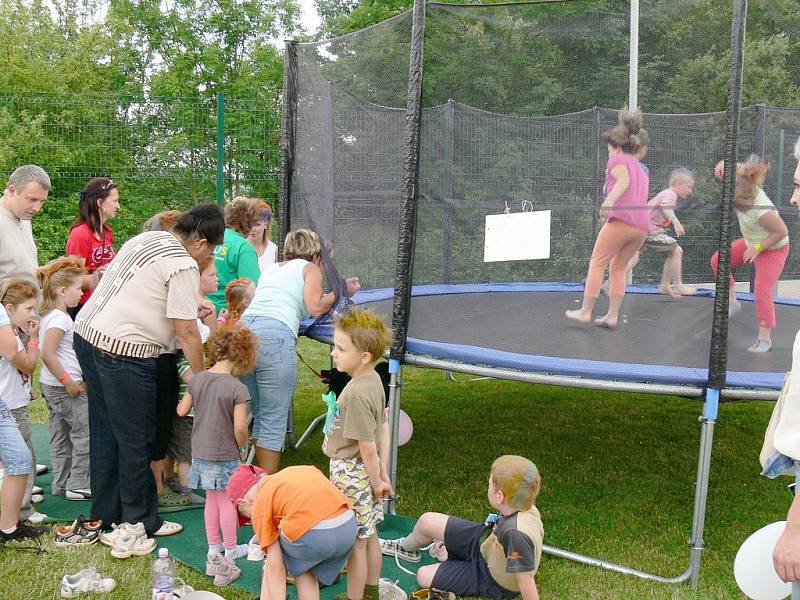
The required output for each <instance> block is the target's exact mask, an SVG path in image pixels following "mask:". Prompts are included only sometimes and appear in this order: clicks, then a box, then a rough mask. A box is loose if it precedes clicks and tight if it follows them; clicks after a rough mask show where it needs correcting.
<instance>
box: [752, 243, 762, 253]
mask: <svg viewBox="0 0 800 600" xmlns="http://www.w3.org/2000/svg"><path fill="white" fill-rule="evenodd" d="M753 250H755V251H756V252H758V253H759V254H761V253H762V252H763V251H764V246H762V245H761V242H758V243H757V244H756V245H755V246H753Z"/></svg>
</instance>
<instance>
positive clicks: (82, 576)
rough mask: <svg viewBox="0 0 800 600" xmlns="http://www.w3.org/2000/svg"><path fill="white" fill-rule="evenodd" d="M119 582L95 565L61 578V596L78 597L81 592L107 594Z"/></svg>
mask: <svg viewBox="0 0 800 600" xmlns="http://www.w3.org/2000/svg"><path fill="white" fill-rule="evenodd" d="M116 585H117V582H116V581H114V579H113V578H111V577H104V576H103V575H101V574H100V573H98V572H97V569H95V568H94V567H88V568H86V569H83V570H82V571H78V572H77V573H75V574H74V575H64V577H62V578H61V597H62V598H77V597H78V596H80V595H81V594H86V593H96V594H105V593H108V592H110V591H111V590H113V589H114V587H116Z"/></svg>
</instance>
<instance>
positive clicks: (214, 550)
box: [208, 544, 225, 557]
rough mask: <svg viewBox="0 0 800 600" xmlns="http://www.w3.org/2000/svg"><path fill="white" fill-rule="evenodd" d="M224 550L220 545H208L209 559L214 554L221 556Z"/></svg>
mask: <svg viewBox="0 0 800 600" xmlns="http://www.w3.org/2000/svg"><path fill="white" fill-rule="evenodd" d="M224 549H225V546H223V545H222V544H209V545H208V556H209V557H211V556H212V555H214V554H222V551H223V550H224Z"/></svg>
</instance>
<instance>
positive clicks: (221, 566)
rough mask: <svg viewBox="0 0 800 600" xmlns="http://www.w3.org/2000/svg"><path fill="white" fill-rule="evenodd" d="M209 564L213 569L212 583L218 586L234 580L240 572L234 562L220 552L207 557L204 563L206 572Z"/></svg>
mask: <svg viewBox="0 0 800 600" xmlns="http://www.w3.org/2000/svg"><path fill="white" fill-rule="evenodd" d="M209 566H210V567H211V568H212V569H213V571H214V585H216V586H219V587H222V586H224V585H228V584H229V583H231V582H232V581H236V580H237V579H239V576H240V575H241V574H242V570H241V569H240V568H239V567H237V566H236V563H235V562H233V561H232V560H229V559H227V558H225V557H224V556H223V555H222V554H215V555H213V556H212V557H211V558H209V560H208V563H207V564H206V573H208V571H209Z"/></svg>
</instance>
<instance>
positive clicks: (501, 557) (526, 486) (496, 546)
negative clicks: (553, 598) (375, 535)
mask: <svg viewBox="0 0 800 600" xmlns="http://www.w3.org/2000/svg"><path fill="white" fill-rule="evenodd" d="M540 487H541V478H540V477H539V470H538V469H537V468H536V465H535V464H533V463H532V462H531V461H530V460H528V459H527V458H524V457H522V456H511V455H506V456H501V457H500V458H498V459H496V460H495V461H494V463H492V470H491V472H490V474H489V489H488V491H487V497H488V499H489V504H491V505H492V507H493V508H494V509H496V510H497V511H498V512H499V513H500V517H499V518H498V519H497V521H496V522H494V524H493V525H487V524H484V523H473V522H472V521H466V520H464V519H460V518H458V517H453V516H450V515H445V514H442V513H432V512H430V513H425V514H423V515H422V516H421V517H420V518H419V520H418V521H417V523H416V524H415V525H414V530H413V531H412V532H411V533H410V534H409V535H408V537H405V538H399V539H395V540H381V548H382V550H383V553H384V554H386V555H389V556H398V557H399V558H403V559H406V560H410V561H413V562H418V561H420V560H421V559H422V555H421V553H420V548H422V547H424V546H428V545H429V544H431V542H433V541H434V540H443V541H444V546H445V549H446V556H447V558H446V560H445V561H444V562H441V563H438V564H433V565H425V566H424V567H421V568H420V569H419V570H418V571H417V583H418V584H419V585H420V586H421V587H422V588H430V589H431V591H432V592H433V593H431V594H430V597H431V598H446V597H448V596H449V597H452V594H451V592H452V593H454V594H456V595H458V596H483V597H485V598H493V599H495V600H501V599H505V598H513V597H516V596H522V598H523V600H538V598H539V592H538V590H537V588H536V581H535V579H534V576H535V574H536V571H537V569H538V568H539V561H540V560H541V557H542V543H543V540H544V526H543V525H542V517H541V515H539V511H538V509H537V508H536V506H535V504H534V502H535V501H536V496H537V495H538V494H539V489H540ZM488 521H489V520H488V519H487V522H488ZM487 534H488V535H487ZM484 538H485V540H484ZM482 540H484V541H482Z"/></svg>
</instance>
